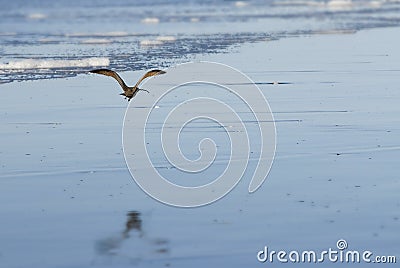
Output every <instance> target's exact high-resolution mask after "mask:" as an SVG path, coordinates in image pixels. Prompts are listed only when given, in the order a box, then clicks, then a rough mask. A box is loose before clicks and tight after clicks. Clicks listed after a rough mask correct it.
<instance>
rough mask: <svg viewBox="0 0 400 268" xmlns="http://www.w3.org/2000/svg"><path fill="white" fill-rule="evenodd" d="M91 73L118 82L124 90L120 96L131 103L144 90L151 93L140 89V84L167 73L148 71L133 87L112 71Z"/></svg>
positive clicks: (100, 70)
mask: <svg viewBox="0 0 400 268" xmlns="http://www.w3.org/2000/svg"><path fill="white" fill-rule="evenodd" d="M90 73H95V74H102V75H107V76H111V77H112V78H114V79H115V80H117V82H118V84H119V85H120V86H121V88H122V89H123V90H124V92H123V93H121V94H119V95H122V96H125V99H128V101H130V100H131V99H132V98H133V97H135V96H136V94H137V93H138V92H139V91H140V90H142V91H146V92H147V93H149V91H148V90H146V89H142V88H139V85H140V83H141V82H142V81H143V80H144V79H146V78H147V77H150V76H154V75H159V74H165V71H162V70H151V71H148V72H147V73H145V74H144V75H143V76H142V78H140V79H139V81H137V83H136V85H134V86H133V87H130V86H127V85H126V84H125V82H124V80H122V78H121V77H120V76H119V75H118V74H117V73H116V72H114V71H112V70H108V69H96V70H92V71H90Z"/></svg>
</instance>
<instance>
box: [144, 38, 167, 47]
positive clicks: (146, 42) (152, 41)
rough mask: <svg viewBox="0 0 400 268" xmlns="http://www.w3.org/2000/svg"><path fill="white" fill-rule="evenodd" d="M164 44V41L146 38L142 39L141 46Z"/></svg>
mask: <svg viewBox="0 0 400 268" xmlns="http://www.w3.org/2000/svg"><path fill="white" fill-rule="evenodd" d="M162 44H163V42H162V41H160V40H149V39H145V40H142V41H140V45H141V46H160V45H162Z"/></svg>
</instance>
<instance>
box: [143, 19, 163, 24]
mask: <svg viewBox="0 0 400 268" xmlns="http://www.w3.org/2000/svg"><path fill="white" fill-rule="evenodd" d="M140 22H141V23H145V24H157V23H159V22H160V19H159V18H144V19H142V20H141V21H140Z"/></svg>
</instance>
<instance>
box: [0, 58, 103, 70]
mask: <svg viewBox="0 0 400 268" xmlns="http://www.w3.org/2000/svg"><path fill="white" fill-rule="evenodd" d="M109 64H110V60H109V59H108V58H86V59H81V60H42V59H25V60H19V61H10V62H8V63H0V70H29V69H53V68H69V67H97V66H108V65H109Z"/></svg>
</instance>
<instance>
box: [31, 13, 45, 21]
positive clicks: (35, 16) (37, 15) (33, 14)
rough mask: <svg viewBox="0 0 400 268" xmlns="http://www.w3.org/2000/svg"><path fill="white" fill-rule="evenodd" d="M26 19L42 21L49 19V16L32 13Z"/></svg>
mask: <svg viewBox="0 0 400 268" xmlns="http://www.w3.org/2000/svg"><path fill="white" fill-rule="evenodd" d="M26 17H27V18H28V19H31V20H42V19H45V18H47V15H46V14H42V13H31V14H28V15H26Z"/></svg>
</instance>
